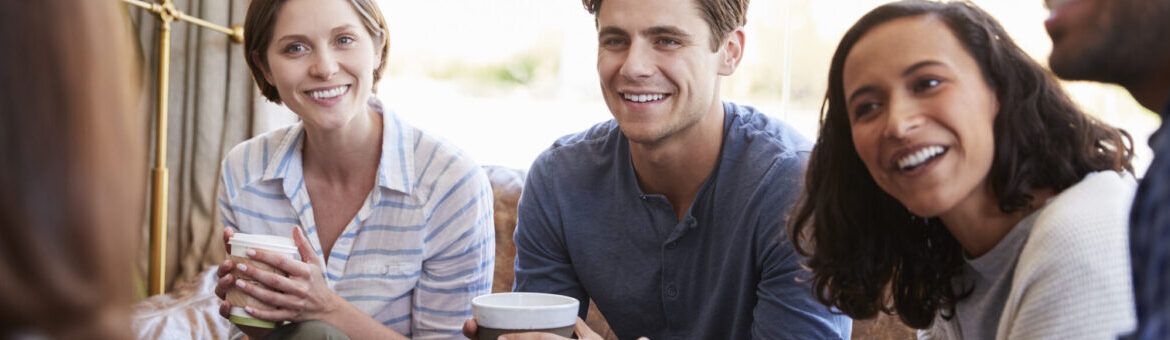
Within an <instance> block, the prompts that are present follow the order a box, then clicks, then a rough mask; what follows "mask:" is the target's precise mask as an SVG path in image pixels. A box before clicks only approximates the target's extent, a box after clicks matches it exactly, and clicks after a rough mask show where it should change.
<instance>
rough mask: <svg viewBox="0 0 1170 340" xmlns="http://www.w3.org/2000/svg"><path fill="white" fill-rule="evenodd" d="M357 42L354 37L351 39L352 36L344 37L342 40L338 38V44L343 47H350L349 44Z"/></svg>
mask: <svg viewBox="0 0 1170 340" xmlns="http://www.w3.org/2000/svg"><path fill="white" fill-rule="evenodd" d="M355 42H357V39H354V38H353V37H350V36H342V37H340V38H337V43H338V44H341V45H349V44H352V43H355Z"/></svg>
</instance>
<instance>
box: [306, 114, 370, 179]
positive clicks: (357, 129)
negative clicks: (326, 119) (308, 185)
mask: <svg viewBox="0 0 1170 340" xmlns="http://www.w3.org/2000/svg"><path fill="white" fill-rule="evenodd" d="M304 148H305V150H304V157H305V161H304V167H305V172H306V173H312V174H314V175H316V176H318V177H319V178H320V179H322V180H324V181H327V182H331V183H348V182H353V181H360V180H362V179H365V178H372V177H374V176H373V175H374V174H375V173H376V172H377V171H378V161H379V160H380V158H381V157H380V155H381V153H382V115H380V114H378V113H376V112H373V111H367V112H366V113H363V114H358V115H356V116H354V118H353V120H351V121H350V122H349V124H347V125H346V126H345V127H343V128H340V129H331V130H324V129H319V128H316V127H313V126H311V125H308V124H306V125H305V146H304ZM367 175H368V176H367Z"/></svg>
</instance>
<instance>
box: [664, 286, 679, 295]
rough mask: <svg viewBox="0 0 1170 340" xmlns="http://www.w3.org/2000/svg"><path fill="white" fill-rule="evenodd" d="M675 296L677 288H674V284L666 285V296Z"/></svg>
mask: <svg viewBox="0 0 1170 340" xmlns="http://www.w3.org/2000/svg"><path fill="white" fill-rule="evenodd" d="M676 296H678V289H676V288H674V285H669V286H666V297H668V298H674V297H676Z"/></svg>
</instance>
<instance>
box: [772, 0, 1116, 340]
mask: <svg viewBox="0 0 1170 340" xmlns="http://www.w3.org/2000/svg"><path fill="white" fill-rule="evenodd" d="M825 103H826V104H825V109H824V110H823V112H822V117H821V130H820V135H819V137H818V140H817V145H816V147H815V148H814V150H813V153H812V155H811V158H810V160H809V168H808V171H807V178H806V183H805V185H806V194H805V196H804V197H803V198H802V199H801V201H800V202H799V204H798V206H797V208H796V210H795V212H794V213H793V215H792V220H791V225H790V228H791V230H790V233H789V235H790V237H791V239H792V242H793V243H794V244H795V245H796V246H797V249H798V251H799V252H801V253H802V254H804V255H806V256H808V261H807V263H806V264H807V267H808V268H809V269H810V270H811V271H812V275H811V281H812V283H813V287H814V288H813V289H814V291H813V293H814V295H816V296H817V298H818V299H819V300H820V301H821V302H822V303H825V304H826V305H830V306H833V307H836V308H838V309H839V310H840V311H842V312H844V313H845V314H848V315H849V316H851V317H853V318H857V319H864V318H871V317H874V316H875V315H876V314H877V313H878V312H884V313H889V314H896V315H898V316H899V317H900V318H901V320H902V321H903V322H905V323H906V324H907V325H909V326H911V327H914V328H918V329H924V330H923V331H921V332H920V333H919V335H920V338H947V339H958V338H966V339H990V338H999V339H1003V338H1021V339H1034V338H1061V339H1064V338H1086V337H1087V338H1113V337H1116V336H1117V335H1118V334H1120V333H1123V332H1126V331H1128V330H1129V329H1131V328H1132V327H1133V324H1134V323H1133V311H1132V308H1133V307H1132V306H1133V302H1132V300H1133V296H1132V292H1131V287H1130V281H1129V265H1128V263H1129V260H1128V254H1127V241H1126V214H1127V212H1128V206H1129V201H1130V199H1131V197H1132V195H1133V190H1134V179H1133V177H1132V174H1131V173H1132V167H1131V165H1130V159H1131V158H1132V156H1133V150H1132V141H1131V140H1130V137H1129V135H1128V134H1127V133H1126V132H1125V131H1122V130H1119V129H1116V128H1113V127H1110V126H1108V125H1105V124H1103V123H1101V122H1099V121H1097V120H1095V119H1093V118H1092V117H1089V116H1086V115H1085V114H1084V113H1082V112H1081V111H1080V110H1079V109H1078V108H1077V107H1076V106H1075V105H1074V104H1073V103H1072V102H1071V101H1070V100H1069V98H1068V97H1067V95H1065V94H1064V93H1063V92H1062V90H1061V88H1060V86H1059V85H1058V84H1057V83H1056V82H1055V80H1054V79H1053V78H1052V76H1051V75H1049V73H1047V72H1046V71H1045V70H1044V69H1043V68H1041V67H1040V66H1039V65H1038V64H1036V63H1035V62H1034V61H1033V60H1032V59H1031V58H1029V57H1028V56H1027V55H1026V54H1025V53H1024V52H1023V51H1022V50H1020V48H1019V47H1018V46H1016V44H1015V43H1014V42H1013V41H1012V40H1011V38H1010V37H1008V35H1007V33H1005V32H1004V30H1003V28H1002V27H1001V26H1000V25H999V24H998V23H997V22H996V21H995V20H994V19H993V18H991V17H990V16H989V15H988V14H987V13H985V12H984V11H982V10H980V9H979V8H977V7H975V6H974V5H972V4H970V3H967V2H946V3H942V2H929V1H901V2H895V3H890V4H886V5H884V6H881V7H878V8H876V9H874V10H872V11H870V12H869V13H868V14H866V15H865V16H864V17H862V18H861V19H860V20H859V21H858V22H857V23H856V24H854V26H853V27H852V28H851V29H850V30H849V31H848V32H847V33H846V34H845V36H844V38H843V39H842V40H841V43H840V44H839V45H838V47H837V51H836V53H835V54H834V56H833V60H832V64H831V66H830V71H829V89H828V92H827V94H826V99H825Z"/></svg>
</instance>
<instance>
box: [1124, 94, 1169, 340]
mask: <svg viewBox="0 0 1170 340" xmlns="http://www.w3.org/2000/svg"><path fill="white" fill-rule="evenodd" d="M1168 115H1170V104H1168V105H1167V106H1166V108H1165V109H1163V110H1162V121H1163V124H1162V127H1160V128H1158V131H1157V132H1154V135H1153V136H1151V137H1150V148H1151V149H1153V150H1154V161H1153V163H1151V164H1150V168H1149V169H1148V170H1146V175H1145V178H1143V179H1142V183H1141V186H1139V187H1138V193H1137V198H1135V199H1134V204H1133V215H1132V216H1131V219H1130V224H1131V227H1130V243H1131V244H1132V249H1131V256H1132V257H1133V285H1134V297H1135V298H1136V299H1137V301H1136V302H1137V316H1138V329H1137V333H1135V335H1136V338H1138V339H1159V340H1161V339H1170V267H1168V266H1170V177H1168V175H1170V132H1167V131H1166V130H1167V129H1168V128H1167V124H1166V123H1165V121H1166V118H1167V116H1168Z"/></svg>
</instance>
